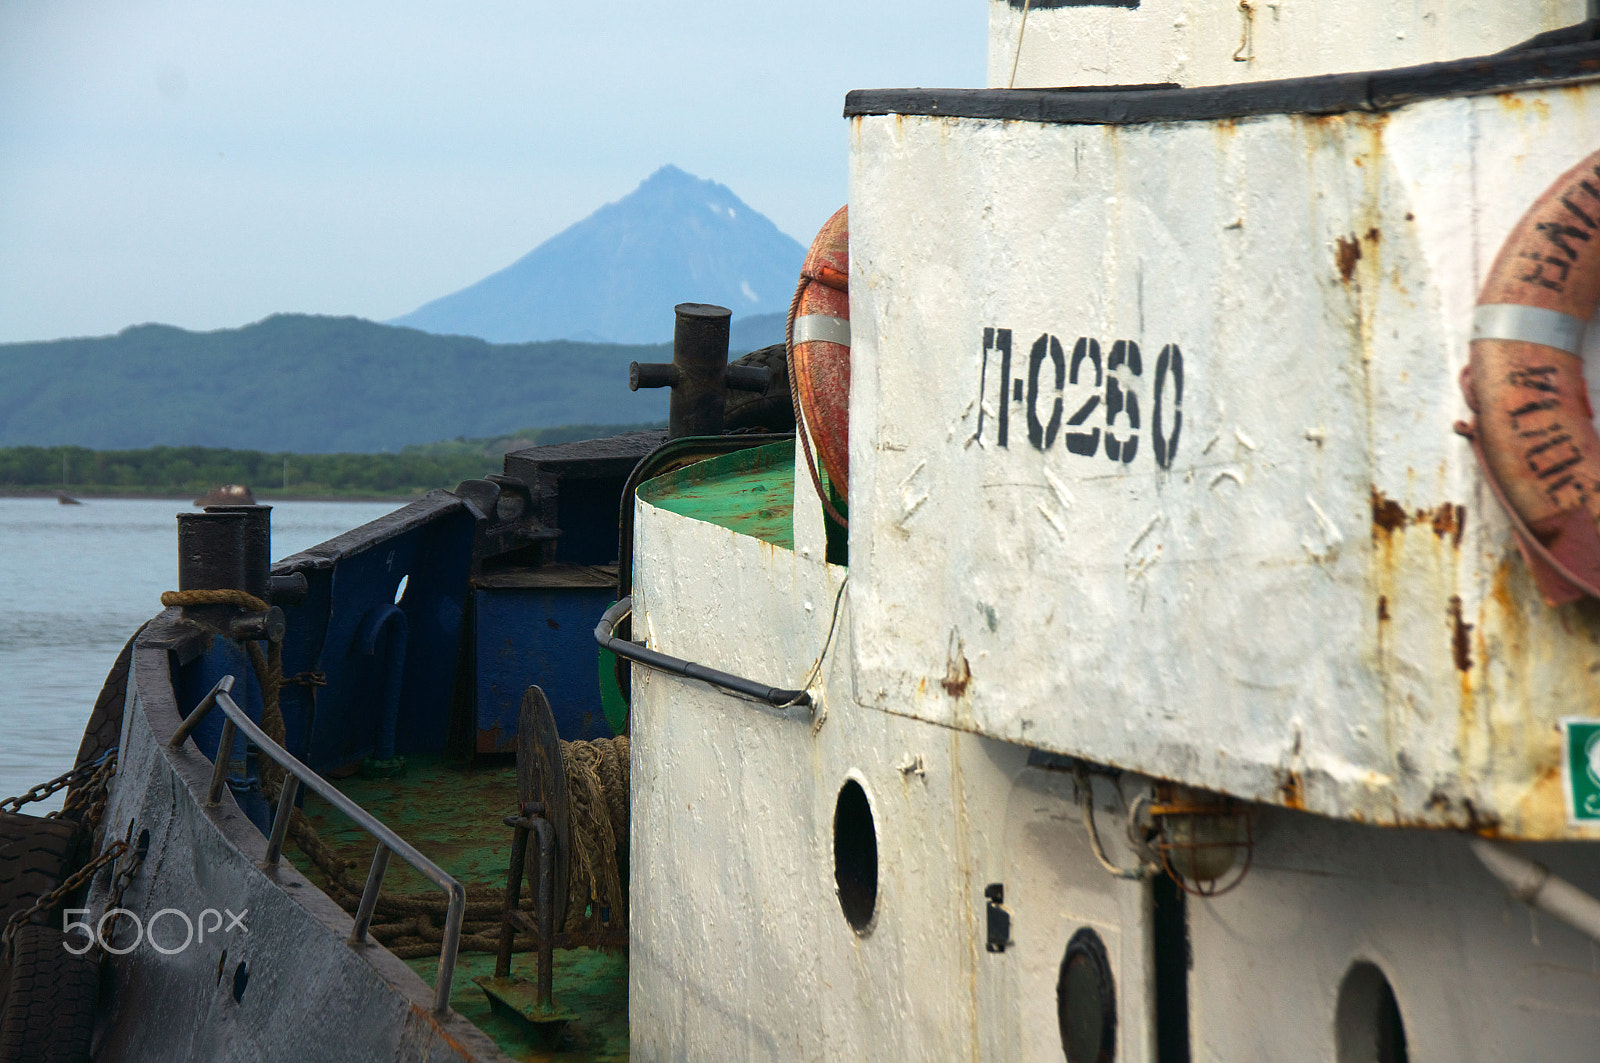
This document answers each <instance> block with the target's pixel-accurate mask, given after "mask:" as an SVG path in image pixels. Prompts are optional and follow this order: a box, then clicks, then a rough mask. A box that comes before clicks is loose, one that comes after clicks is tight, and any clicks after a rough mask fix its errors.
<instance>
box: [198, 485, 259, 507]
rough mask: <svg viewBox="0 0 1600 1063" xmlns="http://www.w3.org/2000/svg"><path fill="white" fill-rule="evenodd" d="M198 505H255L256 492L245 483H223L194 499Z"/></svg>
mask: <svg viewBox="0 0 1600 1063" xmlns="http://www.w3.org/2000/svg"><path fill="white" fill-rule="evenodd" d="M194 504H195V505H197V506H253V505H255V504H256V496H255V492H253V491H251V490H250V488H249V487H247V486H245V485H244V484H223V485H222V486H221V487H213V488H212V489H211V490H209V491H207V492H206V493H205V494H203V495H201V496H200V497H199V498H197V499H195V500H194Z"/></svg>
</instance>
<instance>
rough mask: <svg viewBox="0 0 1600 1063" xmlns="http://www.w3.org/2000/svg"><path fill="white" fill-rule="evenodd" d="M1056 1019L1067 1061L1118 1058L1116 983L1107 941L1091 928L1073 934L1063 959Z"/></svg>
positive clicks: (1081, 1062)
mask: <svg viewBox="0 0 1600 1063" xmlns="http://www.w3.org/2000/svg"><path fill="white" fill-rule="evenodd" d="M1056 1022H1057V1023H1058V1024H1059V1026H1060V1028H1061V1050H1062V1051H1063V1052H1065V1053H1066V1056H1067V1063H1111V1061H1112V1060H1113V1059H1115V1058H1116V1053H1117V991H1116V984H1115V982H1114V981H1113V979H1112V977H1111V961H1110V960H1109V959H1108V958H1107V957H1106V946H1105V943H1104V942H1102V941H1101V940H1100V935H1099V934H1096V933H1095V932H1094V931H1093V930H1090V929H1089V928H1088V927H1084V928H1083V929H1082V930H1079V931H1078V932H1077V933H1076V934H1073V935H1072V940H1071V941H1069V942H1067V952H1066V955H1065V956H1063V957H1062V958H1061V977H1060V978H1058V979H1057V980H1056Z"/></svg>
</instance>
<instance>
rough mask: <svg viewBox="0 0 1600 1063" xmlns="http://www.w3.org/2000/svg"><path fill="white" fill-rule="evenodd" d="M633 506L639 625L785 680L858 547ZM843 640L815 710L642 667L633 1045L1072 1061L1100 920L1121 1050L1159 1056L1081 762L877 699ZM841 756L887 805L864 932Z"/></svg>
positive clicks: (636, 755) (1132, 917)
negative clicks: (756, 701) (989, 900)
mask: <svg viewBox="0 0 1600 1063" xmlns="http://www.w3.org/2000/svg"><path fill="white" fill-rule="evenodd" d="M803 486H805V488H806V490H808V491H809V490H810V487H809V484H805V485H803ZM636 528H637V531H636V553H635V556H636V557H638V558H641V559H648V561H647V562H643V563H641V564H640V565H639V567H638V568H637V570H636V573H635V583H634V610H635V626H634V632H635V635H636V636H637V635H640V634H643V635H644V636H645V637H646V638H647V639H648V641H649V644H650V646H651V647H652V648H654V649H658V650H661V651H663V652H666V653H671V654H675V655H680V656H685V657H689V658H690V659H693V660H698V661H702V662H704V663H707V664H711V665H713V666H715V667H719V668H723V669H725V670H729V671H733V672H736V673H741V674H747V675H751V676H753V677H758V678H761V679H763V680H765V681H768V682H773V683H778V684H791V683H797V682H798V681H799V680H800V679H801V678H802V677H803V676H804V675H805V674H806V673H807V672H808V671H809V669H810V667H811V665H812V663H813V662H814V660H815V655H816V652H817V649H818V648H819V647H820V646H821V645H822V641H823V638H824V636H825V634H826V630H827V621H828V614H827V605H828V604H829V603H831V602H832V596H833V591H834V590H835V589H837V587H838V585H839V580H840V578H841V577H842V576H843V574H844V572H843V570H842V569H839V568H835V567H828V566H825V565H822V564H820V563H818V562H816V561H813V560H808V559H806V558H803V557H800V556H799V555H797V554H795V553H791V552H789V551H786V550H782V549H778V548H774V547H772V546H770V545H768V544H766V543H763V542H760V541H758V540H756V539H753V538H750V537H748V536H743V535H739V534H736V533H734V532H731V531H728V530H726V529H723V528H720V527H716V526H713V525H709V524H705V523H702V522H698V521H695V520H693V519H691V518H688V517H684V516H680V515H678V514H674V513H670V512H667V511H665V510H661V509H657V508H656V507H653V506H651V505H649V504H648V503H640V504H639V509H638V522H637V524H636ZM807 602H809V603H812V605H813V606H814V608H813V609H812V610H811V611H807V610H805V609H804V607H803V606H804V603H807ZM797 603H798V606H797ZM817 603H822V605H821V606H818V605H817ZM754 618H760V619H759V621H757V620H755V619H754ZM838 638H839V641H838V642H837V643H836V644H835V646H834V647H833V649H832V650H831V651H830V653H829V666H828V668H827V669H826V671H825V674H824V678H825V690H824V693H823V697H824V701H825V704H826V705H827V707H828V709H827V717H826V719H825V720H824V722H823V724H822V727H821V728H820V730H818V731H817V732H816V733H815V734H813V731H812V726H813V724H812V720H811V719H810V717H809V715H808V714H806V713H804V712H795V713H793V715H792V717H791V718H788V719H783V718H778V717H777V716H775V715H773V714H770V713H768V712H765V711H763V710H761V709H759V708H757V707H755V706H753V705H751V704H749V703H746V702H742V701H739V700H737V699H735V698H733V697H730V696H729V695H726V694H723V693H719V692H716V691H713V690H711V689H710V688H707V687H704V686H702V685H700V684H695V683H690V682H686V681H684V680H681V679H678V678H676V677H671V676H666V675H663V674H660V673H653V672H650V671H647V670H645V669H635V670H634V687H633V724H632V737H633V767H632V772H633V780H632V792H633V825H634V826H633V835H632V855H631V861H632V865H631V867H632V870H631V885H630V889H631V902H630V919H631V930H630V934H631V938H630V941H631V946H630V948H631V952H630V979H631V982H630V995H629V1019H630V1024H631V1029H632V1031H633V1034H632V1051H633V1054H634V1058H637V1059H642V1060H655V1059H752V1060H766V1059H782V1060H822V1059H829V1060H856V1059H868V1058H871V1059H896V1060H929V1061H940V1063H943V1061H950V1060H959V1059H980V1058H981V1059H1006V1060H1038V1061H1041V1063H1044V1061H1052V1063H1053V1061H1056V1060H1059V1058H1060V1053H1061V1047H1060V1040H1059V1036H1058V1035H1057V1033H1056V1032H1055V1021H1054V1014H1055V980H1056V977H1057V973H1058V968H1059V965H1060V963H1061V957H1062V952H1063V950H1064V949H1065V946H1066V943H1067V941H1068V939H1069V938H1070V937H1071V935H1072V934H1073V933H1074V932H1076V930H1077V929H1078V928H1079V927H1080V926H1084V925H1092V926H1095V927H1096V928H1097V929H1099V930H1100V932H1101V933H1102V936H1103V937H1104V938H1105V940H1106V943H1107V946H1108V948H1109V950H1110V952H1111V958H1112V962H1113V965H1114V968H1115V975H1116V978H1117V985H1118V991H1119V1010H1120V1012H1121V1016H1120V1022H1119V1027H1120V1029H1121V1030H1122V1043H1121V1044H1120V1045H1119V1048H1118V1055H1117V1058H1118V1059H1119V1060H1123V1061H1126V1063H1144V1061H1146V1060H1149V1059H1151V1054H1150V1053H1151V1050H1150V1045H1149V1044H1148V1040H1147V1037H1148V1025H1149V1024H1148V1022H1147V1020H1146V1018H1145V1016H1146V1013H1147V1012H1148V1009H1149V1002H1148V999H1147V997H1146V993H1145V987H1144V980H1145V976H1146V975H1145V968H1146V960H1145V957H1146V955H1147V953H1148V950H1149V941H1148V927H1147V920H1146V918H1145V916H1144V903H1145V902H1144V890H1143V887H1141V886H1138V885H1134V884H1130V883H1126V882H1119V881H1117V880H1114V879H1112V878H1110V877H1109V876H1106V875H1105V874H1104V873H1103V872H1101V871H1099V869H1098V867H1097V866H1096V865H1094V863H1093V858H1092V856H1091V855H1090V853H1089V851H1088V848H1087V844H1086V841H1085V835H1084V833H1083V831H1082V828H1081V826H1080V825H1079V823H1078V814H1077V810H1076V807H1075V804H1074V797H1073V790H1072V787H1071V784H1070V779H1068V780H1067V781H1066V782H1063V779H1064V777H1063V776H1061V775H1060V774H1059V773H1054V772H1042V771H1040V770H1038V769H1029V768H1025V767H1024V763H1025V761H1026V757H1027V751H1026V750H1025V749H1022V748H1020V747H1017V746H1013V745H1009V744H1006V743H1003V742H995V741H993V740H990V739H985V738H981V737H978V736H976V735H971V734H965V733H962V732H959V731H952V730H949V729H947V728H942V727H937V726H934V725H931V724H927V723H924V722H921V721H918V720H912V719H908V718H905V717H902V716H896V715H892V714H888V713H882V712H878V711H875V710H867V709H863V708H861V707H860V706H858V705H857V704H855V702H854V700H853V698H852V697H851V694H850V669H849V665H848V661H849V659H850V657H851V653H852V651H851V647H850V645H849V641H848V639H849V636H848V626H844V627H843V628H842V630H841V632H840V635H839V636H838ZM917 758H920V768H921V773H920V774H919V773H918V772H916V771H912V770H910V766H911V765H912V764H913V762H914V761H915V760H916V759H917ZM847 778H855V779H857V780H858V781H859V782H860V783H861V784H862V786H863V788H864V789H865V790H866V792H867V795H868V798H869V801H870V802H871V805H872V808H873V814H874V817H875V820H876V824H877V833H878V843H879V895H878V904H877V915H876V918H875V922H874V924H873V926H872V929H871V932H870V934H868V935H867V936H865V937H860V936H857V935H856V934H855V933H854V932H853V931H852V930H851V929H850V927H849V925H848V924H847V923H846V921H845V918H844V916H843V914H842V913H841V911H840V907H839V902H838V898H837V895H836V891H835V886H834V878H833V875H834V867H833V836H832V829H833V811H834V805H835V801H836V800H837V795H838V791H839V788H840V787H841V786H842V785H843V784H844V781H845V780H846V779H847ZM1102 796H1103V797H1104V798H1105V799H1106V801H1107V802H1108V803H1110V804H1115V803H1116V802H1114V801H1112V800H1111V798H1110V795H1109V794H1105V795H1102ZM1109 843H1110V844H1111V846H1112V849H1113V852H1115V853H1118V854H1120V855H1121V856H1124V857H1125V856H1126V853H1125V852H1124V851H1123V849H1122V848H1120V847H1119V846H1120V842H1119V841H1118V840H1117V839H1116V838H1111V839H1110V840H1109ZM989 882H1004V883H1006V886H1007V900H1008V902H1009V903H1008V907H1010V908H1011V910H1012V912H1013V917H1014V923H1013V939H1014V942H1015V944H1014V946H1013V947H1012V948H1010V949H1008V950H1007V951H1006V952H1004V953H998V954H993V953H988V952H987V951H986V950H985V948H984V940H985V938H984V935H985V924H984V905H985V901H984V897H983V888H984V886H985V885H986V884H987V883H989ZM1041 1017H1044V1019H1047V1020H1048V1021H1042V1019H1041Z"/></svg>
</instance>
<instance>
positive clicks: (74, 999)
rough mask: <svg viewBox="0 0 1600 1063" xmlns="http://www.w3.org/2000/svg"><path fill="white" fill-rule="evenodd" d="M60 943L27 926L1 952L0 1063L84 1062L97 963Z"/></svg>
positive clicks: (54, 933)
mask: <svg viewBox="0 0 1600 1063" xmlns="http://www.w3.org/2000/svg"><path fill="white" fill-rule="evenodd" d="M65 943H66V939H65V938H64V937H63V936H62V934H61V931H60V930H57V929H56V928H55V927H53V926H33V925H28V926H24V927H21V928H19V929H18V930H17V934H16V937H14V938H13V939H12V941H11V948H10V949H9V950H7V952H6V954H5V955H0V1063H88V1059H89V1044H90V1040H91V1039H92V1038H93V1036H94V1008H95V999H96V997H97V996H98V995H99V989H100V965H99V964H98V963H96V962H95V961H94V960H91V959H89V957H88V956H74V955H73V954H72V953H70V952H68V951H67V950H66V948H65V947H64V945H65Z"/></svg>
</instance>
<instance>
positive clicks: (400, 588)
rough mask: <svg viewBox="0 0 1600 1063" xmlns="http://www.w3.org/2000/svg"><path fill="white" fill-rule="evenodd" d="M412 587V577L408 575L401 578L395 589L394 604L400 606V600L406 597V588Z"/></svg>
mask: <svg viewBox="0 0 1600 1063" xmlns="http://www.w3.org/2000/svg"><path fill="white" fill-rule="evenodd" d="M409 586H411V575H410V573H407V574H406V575H404V576H401V577H400V582H399V583H398V584H396V585H395V588H394V604H396V605H399V604H400V599H402V598H404V597H405V596H406V588H407V587H409Z"/></svg>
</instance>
